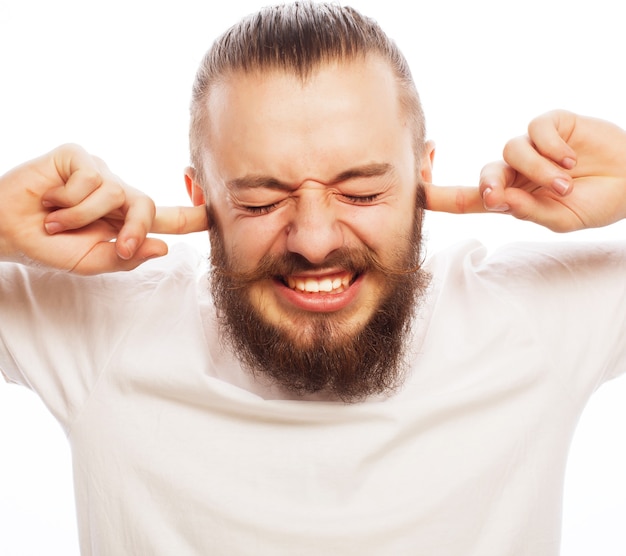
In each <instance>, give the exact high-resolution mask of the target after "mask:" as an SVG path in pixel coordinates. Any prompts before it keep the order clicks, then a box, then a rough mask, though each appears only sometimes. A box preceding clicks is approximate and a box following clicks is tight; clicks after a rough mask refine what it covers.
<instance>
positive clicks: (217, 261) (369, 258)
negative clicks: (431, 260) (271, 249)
mask: <svg viewBox="0 0 626 556" xmlns="http://www.w3.org/2000/svg"><path fill="white" fill-rule="evenodd" d="M419 251H420V250H419V248H418V247H417V246H416V247H415V249H414V253H413V255H414V256H413V257H412V258H413V259H416V258H417V257H419ZM391 258H392V259H393V260H402V258H398V257H391ZM211 263H212V264H211V267H212V268H211V272H212V273H213V275H214V276H215V277H221V278H227V279H228V281H229V286H230V288H229V289H240V288H246V287H247V286H249V285H250V284H252V283H254V282H259V281H262V280H275V279H282V278H284V277H286V276H291V275H297V274H299V273H302V272H311V271H324V270H326V269H331V268H332V269H338V268H339V269H341V270H344V271H346V272H349V273H352V274H355V275H359V274H363V273H365V272H368V271H370V272H372V271H373V272H378V273H381V274H383V275H384V276H385V277H386V278H387V280H389V281H391V282H397V281H399V280H401V279H403V278H406V277H407V276H408V275H412V274H415V273H417V272H419V271H420V270H421V268H422V263H423V261H420V260H411V262H410V264H409V265H408V266H407V267H396V266H394V265H392V264H386V263H383V262H382V261H381V260H380V258H379V257H378V256H377V255H376V253H375V252H374V251H373V250H372V249H370V248H368V247H367V246H364V247H363V248H359V249H354V248H349V247H341V248H339V249H337V250H335V251H333V252H332V253H330V254H329V255H328V257H327V258H326V259H325V260H324V261H323V262H322V263H319V264H317V263H312V262H310V261H309V260H308V259H307V258H306V257H304V256H302V255H300V254H299V253H292V252H287V253H283V254H279V255H277V254H266V255H264V256H263V257H262V259H261V260H260V262H259V264H258V265H257V266H256V267H255V268H254V269H252V270H249V271H237V270H233V268H232V267H231V265H228V264H227V263H226V261H223V260H221V258H220V257H214V256H213V254H212V255H211ZM233 266H235V267H236V266H238V265H233Z"/></svg>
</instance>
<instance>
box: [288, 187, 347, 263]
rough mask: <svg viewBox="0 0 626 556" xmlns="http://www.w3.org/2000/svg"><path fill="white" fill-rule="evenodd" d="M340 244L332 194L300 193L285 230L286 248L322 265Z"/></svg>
mask: <svg viewBox="0 0 626 556" xmlns="http://www.w3.org/2000/svg"><path fill="white" fill-rule="evenodd" d="M343 242H344V237H343V231H342V228H341V224H340V223H339V222H338V220H337V216H336V214H335V208H334V207H333V199H332V194H329V193H327V192H324V191H320V190H318V189H316V190H309V191H304V192H302V193H301V194H300V195H299V198H298V200H297V202H296V207H295V211H294V215H293V217H292V219H291V222H290V225H289V227H288V231H287V249H288V250H289V251H291V252H292V253H298V254H299V255H302V256H303V257H305V258H306V259H307V260H308V261H309V262H311V263H313V264H321V263H323V262H324V261H325V260H326V258H327V257H328V255H330V253H332V252H333V251H335V249H339V248H340V247H342V246H343Z"/></svg>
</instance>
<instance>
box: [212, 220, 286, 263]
mask: <svg viewBox="0 0 626 556" xmlns="http://www.w3.org/2000/svg"><path fill="white" fill-rule="evenodd" d="M272 216H273V215H267V216H264V217H257V218H242V219H239V220H234V221H232V222H229V225H228V226H227V229H226V230H225V234H224V246H225V248H226V252H227V253H228V256H229V258H230V259H231V260H232V261H234V263H235V264H236V266H237V267H238V268H240V269H242V270H251V269H253V268H255V267H256V266H257V265H258V263H259V261H260V260H261V259H262V258H263V257H264V256H265V255H267V254H268V253H280V252H282V251H284V249H285V237H286V233H285V229H286V226H285V224H284V223H282V222H280V221H279V220H278V219H276V218H272ZM281 249H282V251H281Z"/></svg>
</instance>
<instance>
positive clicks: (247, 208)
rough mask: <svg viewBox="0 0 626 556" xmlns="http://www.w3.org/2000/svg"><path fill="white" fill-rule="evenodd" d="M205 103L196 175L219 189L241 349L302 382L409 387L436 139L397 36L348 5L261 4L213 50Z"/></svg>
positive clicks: (214, 191) (217, 224)
mask: <svg viewBox="0 0 626 556" xmlns="http://www.w3.org/2000/svg"><path fill="white" fill-rule="evenodd" d="M301 12H302V13H304V14H305V16H302V13H301ZM346 18H347V19H348V20H349V21H350V22H351V23H350V24H349V25H348V24H346V21H345V20H346ZM259 20H261V23H262V24H261V23H259ZM302 20H305V21H306V22H307V24H306V26H307V31H306V32H305V33H303V32H302V27H303V25H304V24H303V23H302ZM272 22H274V23H272ZM277 22H278V23H277ZM355 22H356V23H355ZM357 23H358V24H357ZM318 27H327V28H326V29H323V32H322V31H321V30H320V29H318ZM259 28H263V29H264V31H263V32H261V31H260V30H259ZM342 29H343V31H342ZM346 29H348V31H346ZM342 33H343V34H342ZM233 35H234V36H235V37H236V40H235V38H233ZM305 37H309V38H310V39H311V40H310V41H305V40H304V38H305ZM320 37H321V39H320ZM372 37H374V38H375V39H376V40H374V39H373V38H372ZM250 45H252V46H250ZM272 45H273V46H272ZM372 45H377V46H376V48H374V47H373V46H372ZM381 45H382V46H381ZM264 47H268V50H269V52H265V48H264ZM281 49H284V50H285V52H288V53H289V54H288V55H287V56H283V55H282V50H281ZM207 60H208V62H207ZM390 60H391V61H395V62H396V63H395V64H394V65H392V64H391V63H390ZM398 67H399V68H400V70H398V69H397V68H398ZM207 68H209V70H210V71H209V70H207ZM399 71H400V75H401V76H402V78H400V77H399ZM211 76H212V77H211ZM198 84H201V85H198ZM413 93H414V94H413ZM194 110H195V112H194ZM192 114H193V116H194V119H192V127H193V129H192V148H194V149H195V154H193V155H192V156H193V157H194V158H195V162H194V164H195V167H196V168H195V169H193V168H192V169H190V171H189V172H188V175H187V185H188V188H189V189H190V192H191V191H193V192H194V194H192V199H193V201H194V203H196V204H199V203H200V202H204V197H205V196H206V197H207V205H208V207H209V212H210V218H209V220H210V223H211V227H210V233H211V259H212V271H211V278H212V279H211V283H212V291H213V297H214V300H215V303H216V307H217V309H218V314H219V316H220V323H221V331H222V332H223V333H225V339H226V340H228V343H229V344H230V346H231V347H233V348H234V352H235V353H236V354H237V356H238V357H239V359H240V360H241V361H242V362H243V363H244V365H245V366H246V367H248V368H250V369H252V370H253V371H259V370H260V371H262V374H264V375H266V376H269V377H271V378H272V379H273V380H274V381H275V382H276V383H278V384H279V385H281V386H282V387H284V388H286V389H287V390H289V391H290V392H292V393H293V392H296V393H298V394H306V393H311V392H319V391H324V392H327V393H330V395H332V396H335V397H337V398H340V399H344V400H356V399H361V398H363V397H365V396H368V395H371V394H375V393H381V392H383V391H387V390H388V389H389V388H392V387H393V386H397V384H398V383H399V377H400V376H401V367H402V365H401V363H402V362H403V360H402V355H403V353H404V347H405V340H406V336H407V334H408V332H409V331H410V322H411V316H412V314H413V309H414V307H415V301H416V300H417V299H419V297H420V294H421V293H422V292H423V288H424V285H425V275H424V273H423V272H422V271H421V269H420V265H421V250H420V246H421V223H422V215H423V209H424V205H425V201H424V190H423V187H422V183H421V182H422V181H423V180H426V181H428V180H429V176H430V155H431V154H432V149H431V148H430V147H429V148H426V145H425V144H424V137H423V133H424V132H423V118H422V117H421V108H420V107H419V100H418V98H417V93H415V89H414V87H413V83H412V80H411V78H410V73H409V72H408V67H407V66H406V62H405V61H404V59H403V58H402V57H401V55H400V54H399V52H398V51H397V49H396V48H395V46H394V45H393V44H392V43H391V41H389V39H387V38H386V36H385V35H384V34H383V33H382V31H380V29H379V28H378V26H377V25H375V24H374V23H373V22H371V21H370V20H368V19H366V18H364V17H362V16H360V15H359V14H357V13H356V12H354V11H353V10H349V9H348V8H338V7H337V6H325V5H317V4H309V3H306V4H297V5H291V6H281V7H277V8H270V9H266V10H263V11H262V12H261V15H258V16H253V17H251V18H248V19H246V20H244V21H243V22H242V23H241V24H239V25H238V26H236V27H235V28H234V30H231V31H229V32H228V33H226V35H224V36H223V37H222V38H221V39H219V40H218V42H217V45H214V46H213V48H212V49H211V51H209V53H208V54H207V57H206V58H205V62H203V64H202V66H201V69H200V71H199V77H198V79H197V81H196V88H195V94H194V104H193V105H192ZM194 134H195V135H194ZM194 137H195V139H196V143H195V145H194V143H193V142H194ZM426 153H429V154H426ZM202 182H204V183H202ZM200 186H202V187H200ZM200 189H202V190H203V191H202V192H200V193H199V194H197V193H196V192H198V191H200Z"/></svg>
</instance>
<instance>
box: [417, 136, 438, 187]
mask: <svg viewBox="0 0 626 556" xmlns="http://www.w3.org/2000/svg"><path fill="white" fill-rule="evenodd" d="M434 162H435V143H434V141H426V144H425V145H424V153H423V154H422V158H421V160H420V176H421V177H422V180H423V181H424V182H425V183H431V182H432V181H433V164H434Z"/></svg>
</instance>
